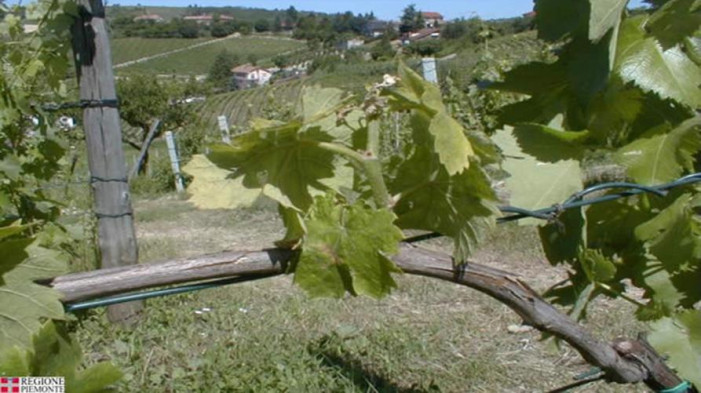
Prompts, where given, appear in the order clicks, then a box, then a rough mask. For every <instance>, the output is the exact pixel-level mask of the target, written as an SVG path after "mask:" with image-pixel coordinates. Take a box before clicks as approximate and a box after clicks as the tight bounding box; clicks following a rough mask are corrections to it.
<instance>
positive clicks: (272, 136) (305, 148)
mask: <svg viewBox="0 0 701 393" xmlns="http://www.w3.org/2000/svg"><path fill="white" fill-rule="evenodd" d="M300 128H301V125H300V124H299V123H296V122H292V123H289V124H286V125H284V126H281V127H275V128H272V129H263V130H253V131H251V132H248V133H245V134H242V135H240V136H237V137H236V138H234V139H233V140H232V142H231V144H230V145H224V144H220V145H213V146H211V147H210V150H211V151H210V153H209V154H208V155H207V158H208V159H209V160H210V161H212V162H213V163H214V164H215V165H217V166H218V167H220V168H223V169H226V170H230V171H232V172H233V173H232V174H231V177H233V178H237V177H239V176H243V185H244V186H245V187H248V188H262V187H264V186H265V185H266V184H270V185H272V186H274V187H276V188H278V189H279V190H280V191H281V192H282V193H283V194H285V196H286V197H287V198H289V199H290V201H291V202H292V204H293V205H294V206H296V207H297V208H299V209H302V210H307V209H308V208H309V206H310V205H311V203H312V193H311V191H310V187H311V188H315V189H317V190H326V189H328V186H326V185H324V184H323V183H321V182H320V180H321V179H324V178H331V177H333V176H334V174H335V170H336V164H337V162H336V160H335V157H334V153H333V152H331V151H329V150H326V149H323V148H321V147H319V143H320V142H330V141H331V140H332V139H333V138H332V137H331V136H330V135H328V134H327V133H324V132H322V131H320V130H319V128H318V127H315V128H312V129H308V130H306V131H304V132H300Z"/></svg>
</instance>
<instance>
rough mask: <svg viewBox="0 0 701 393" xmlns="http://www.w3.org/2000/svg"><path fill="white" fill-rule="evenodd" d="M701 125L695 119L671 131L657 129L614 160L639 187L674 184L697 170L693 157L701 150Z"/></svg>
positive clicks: (650, 131) (626, 147) (619, 151)
mask: <svg viewBox="0 0 701 393" xmlns="http://www.w3.org/2000/svg"><path fill="white" fill-rule="evenodd" d="M700 124H701V120H700V119H698V118H692V119H689V120H687V121H685V122H683V123H682V124H680V125H679V126H678V127H676V128H675V129H674V130H672V131H668V130H669V126H668V125H664V124H663V125H661V126H658V127H655V128H653V129H652V130H649V131H648V132H647V133H645V134H644V135H642V136H641V138H639V139H636V140H634V141H633V142H631V143H630V144H628V145H626V146H623V147H622V148H621V149H619V150H618V152H617V153H616V154H615V155H614V159H615V160H616V161H617V162H618V163H620V164H621V165H623V166H624V167H626V168H627V171H628V175H629V176H630V177H632V178H633V179H634V180H635V181H636V182H638V183H640V184H646V185H656V184H661V183H665V182H669V181H672V180H674V179H676V178H678V177H679V176H680V175H681V174H682V173H684V171H685V170H689V171H691V170H693V169H694V155H695V154H696V152H698V151H699V149H701V135H699V129H698V128H699V125H700Z"/></svg>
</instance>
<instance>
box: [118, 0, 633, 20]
mask: <svg viewBox="0 0 701 393" xmlns="http://www.w3.org/2000/svg"><path fill="white" fill-rule="evenodd" d="M108 3H109V4H120V5H136V4H141V5H143V6H155V5H168V6H173V7H185V6H187V5H189V4H197V5H200V6H240V7H251V8H267V9H274V8H279V9H286V8H288V7H289V6H291V5H292V6H294V7H295V8H297V10H300V11H302V10H303V11H318V12H331V13H334V12H345V11H352V12H353V13H354V14H357V13H366V12H370V11H373V12H374V13H375V16H377V17H378V18H380V19H399V17H400V15H401V13H402V10H403V9H404V8H405V7H406V6H407V5H409V4H412V3H414V4H416V7H417V8H418V9H420V10H422V11H436V12H440V13H441V14H443V16H444V17H445V18H446V19H455V18H463V17H464V18H469V17H472V16H475V15H477V16H479V17H480V18H483V19H494V18H508V17H512V16H520V15H522V14H524V13H526V12H528V11H531V10H532V9H533V1H532V0H285V1H280V0H200V1H196V0H108ZM641 3H642V0H631V3H630V5H631V6H633V7H637V6H639V5H640V4H641Z"/></svg>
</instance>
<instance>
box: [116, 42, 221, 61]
mask: <svg viewBox="0 0 701 393" xmlns="http://www.w3.org/2000/svg"><path fill="white" fill-rule="evenodd" d="M209 40H211V38H195V39H186V38H117V39H114V40H112V63H114V64H120V63H124V62H127V61H131V60H136V59H140V58H142V57H147V56H153V55H157V54H159V53H164V52H169V51H172V50H176V49H181V48H185V47H188V46H190V45H195V44H199V43H202V42H206V41H209Z"/></svg>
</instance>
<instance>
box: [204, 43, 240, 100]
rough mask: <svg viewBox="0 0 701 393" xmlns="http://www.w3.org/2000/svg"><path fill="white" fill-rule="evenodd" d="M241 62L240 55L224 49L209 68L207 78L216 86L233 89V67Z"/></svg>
mask: <svg viewBox="0 0 701 393" xmlns="http://www.w3.org/2000/svg"><path fill="white" fill-rule="evenodd" d="M238 63H239V58H238V56H236V55H234V54H233V53H231V52H229V51H228V50H226V49H223V50H222V51H221V52H219V54H218V55H217V57H216V58H214V62H213V63H212V66H211V67H210V69H209V73H208V74H207V80H208V81H209V82H211V83H213V84H214V85H215V86H218V87H222V88H224V89H225V90H231V87H232V83H231V80H232V76H233V74H232V73H231V69H232V68H234V66H236V65H237V64H238Z"/></svg>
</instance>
